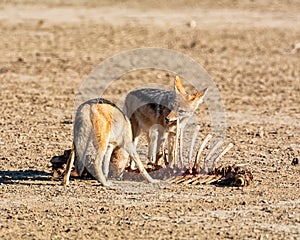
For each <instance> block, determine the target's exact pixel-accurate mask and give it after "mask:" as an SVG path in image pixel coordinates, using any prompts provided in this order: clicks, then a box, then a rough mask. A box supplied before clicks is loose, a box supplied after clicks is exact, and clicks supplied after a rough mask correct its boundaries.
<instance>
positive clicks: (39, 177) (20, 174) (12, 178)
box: [0, 170, 52, 184]
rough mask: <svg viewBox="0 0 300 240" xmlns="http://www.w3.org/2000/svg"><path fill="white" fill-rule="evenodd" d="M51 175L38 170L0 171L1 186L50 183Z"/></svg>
mask: <svg viewBox="0 0 300 240" xmlns="http://www.w3.org/2000/svg"><path fill="white" fill-rule="evenodd" d="M51 179H52V174H51V173H48V172H44V171H38V170H14V171H0V183H1V184H16V183H19V181H50V180H51Z"/></svg>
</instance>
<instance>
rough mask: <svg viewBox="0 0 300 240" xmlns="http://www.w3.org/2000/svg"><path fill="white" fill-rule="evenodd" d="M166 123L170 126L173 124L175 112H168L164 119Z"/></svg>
mask: <svg viewBox="0 0 300 240" xmlns="http://www.w3.org/2000/svg"><path fill="white" fill-rule="evenodd" d="M165 120H166V123H167V124H171V123H174V122H175V121H176V120H177V115H176V113H175V112H170V113H169V114H168V115H167V116H166V117H165Z"/></svg>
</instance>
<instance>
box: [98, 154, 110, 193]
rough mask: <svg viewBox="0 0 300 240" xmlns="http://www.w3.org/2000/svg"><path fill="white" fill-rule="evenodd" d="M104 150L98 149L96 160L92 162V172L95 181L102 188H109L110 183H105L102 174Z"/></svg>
mask: <svg viewBox="0 0 300 240" xmlns="http://www.w3.org/2000/svg"><path fill="white" fill-rule="evenodd" d="M104 156H105V150H101V149H98V152H97V157H96V160H95V161H94V171H95V177H96V179H97V180H98V181H99V182H101V183H102V185H103V186H104V187H109V186H110V183H109V182H107V181H106V178H105V176H104V173H103V159H104Z"/></svg>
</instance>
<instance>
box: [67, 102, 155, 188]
mask: <svg viewBox="0 0 300 240" xmlns="http://www.w3.org/2000/svg"><path fill="white" fill-rule="evenodd" d="M73 134H74V142H73V148H72V153H71V155H70V158H69V160H68V162H67V169H66V173H65V176H64V181H63V184H64V185H68V184H69V177H70V172H71V166H72V165H73V163H74V159H75V156H76V160H77V161H76V167H77V170H78V171H79V174H80V175H81V173H82V171H83V169H84V167H86V168H87V170H88V171H89V172H90V173H91V174H92V175H93V176H94V177H96V179H97V180H98V181H99V182H101V183H102V184H103V185H104V186H110V182H108V181H107V177H108V172H109V163H110V160H111V155H112V153H113V151H114V150H115V149H118V148H122V149H124V150H125V151H126V152H128V154H129V156H130V157H131V158H132V159H133V160H134V161H135V163H136V164H137V166H138V168H139V170H140V172H141V174H142V175H143V176H144V177H145V179H147V180H148V181H149V182H156V181H157V180H154V179H152V178H151V176H150V175H149V174H148V173H147V171H146V170H145V168H144V166H143V164H142V162H141V160H140V158H139V156H138V154H137V152H136V149H135V146H134V144H133V138H132V130H131V125H130V122H129V120H128V118H127V117H126V116H125V115H124V114H123V112H122V111H121V110H120V109H119V108H118V107H117V106H116V105H115V104H113V103H112V102H110V101H108V100H105V99H102V98H98V99H92V100H89V101H87V102H85V103H83V104H81V105H80V106H79V108H78V110H77V112H76V116H75V123H74V129H73Z"/></svg>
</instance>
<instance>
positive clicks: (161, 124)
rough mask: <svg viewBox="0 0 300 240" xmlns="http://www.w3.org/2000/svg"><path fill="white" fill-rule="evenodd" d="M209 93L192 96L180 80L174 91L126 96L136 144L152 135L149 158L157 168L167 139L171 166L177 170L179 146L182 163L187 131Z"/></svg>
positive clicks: (132, 93)
mask: <svg viewBox="0 0 300 240" xmlns="http://www.w3.org/2000/svg"><path fill="white" fill-rule="evenodd" d="M206 90H207V89H204V90H203V91H201V92H197V93H195V94H188V93H187V92H186V91H185V89H184V87H183V86H182V83H181V80H180V78H179V77H176V79H175V84H174V91H165V90H161V89H151V88H146V89H138V90H134V91H132V92H130V93H129V94H128V95H127V96H126V99H125V105H124V113H125V114H126V115H127V116H128V117H129V118H130V122H131V126H132V131H133V139H134V143H135V145H137V141H138V136H139V135H140V133H141V132H142V131H145V132H146V133H148V134H147V137H148V144H149V145H148V147H149V148H148V157H149V159H150V161H151V162H152V163H153V164H157V153H158V152H159V149H160V147H162V148H163V154H164V145H165V142H166V139H167V138H168V164H169V165H170V167H174V165H175V161H177V151H178V144H179V146H180V160H181V161H182V144H183V142H182V140H183V139H182V135H183V129H184V127H185V125H186V123H187V122H188V120H189V119H190V118H191V117H192V115H193V113H194V111H195V110H196V109H197V108H198V106H199V104H200V103H202V102H203V98H204V95H205V93H206ZM179 141H180V142H179Z"/></svg>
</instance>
